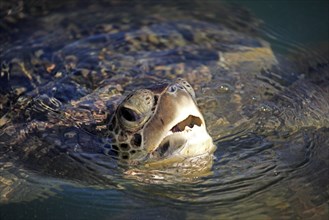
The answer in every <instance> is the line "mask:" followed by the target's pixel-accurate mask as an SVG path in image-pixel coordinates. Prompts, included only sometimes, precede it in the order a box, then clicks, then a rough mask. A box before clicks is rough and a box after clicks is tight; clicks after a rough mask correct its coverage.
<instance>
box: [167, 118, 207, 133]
mask: <svg viewBox="0 0 329 220" xmlns="http://www.w3.org/2000/svg"><path fill="white" fill-rule="evenodd" d="M201 124H202V121H201V119H200V118H199V117H195V116H193V115H189V116H188V117H187V118H186V119H184V120H183V121H181V122H179V123H178V124H176V125H175V126H174V127H172V129H170V131H171V132H172V133H175V132H181V131H184V130H186V128H187V127H189V128H193V126H194V125H197V126H201Z"/></svg>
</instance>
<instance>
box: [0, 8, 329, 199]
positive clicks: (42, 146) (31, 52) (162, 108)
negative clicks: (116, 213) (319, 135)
mask: <svg viewBox="0 0 329 220" xmlns="http://www.w3.org/2000/svg"><path fill="white" fill-rule="evenodd" d="M118 7H119V6H118ZM119 8H120V7H119ZM116 9H117V8H115V7H114V9H112V13H108V11H104V10H103V9H102V8H101V7H100V6H98V7H96V6H95V7H91V8H89V9H88V10H87V11H84V10H81V11H75V12H70V13H67V11H65V10H64V9H61V11H60V12H58V11H56V12H54V13H53V14H51V16H47V15H42V16H39V17H38V21H37V22H36V21H35V20H33V19H32V20H33V21H29V20H24V19H23V20H22V21H18V22H17V23H15V25H17V27H19V28H18V29H19V31H18V32H17V31H15V29H11V26H10V25H11V24H10V22H9V23H4V24H3V25H2V27H4V28H6V30H7V32H6V33H5V34H3V38H1V39H2V40H3V39H4V40H6V39H9V38H11V37H15V39H17V40H16V41H15V42H12V43H10V44H4V45H3V46H2V48H1V51H2V53H1V56H0V58H1V86H2V87H1V93H0V97H1V101H0V112H1V119H0V126H1V128H0V129H1V130H0V152H1V157H0V162H1V166H0V168H1V169H2V176H1V179H0V182H1V184H2V186H1V188H2V189H1V188H0V190H2V199H3V200H5V199H6V198H10V196H11V193H12V190H13V189H14V188H15V184H16V182H17V181H18V180H19V179H20V178H19V177H22V176H24V175H23V174H20V172H18V171H17V170H24V171H26V170H27V171H31V172H32V173H33V172H35V173H37V174H40V175H45V176H49V177H55V178H59V179H68V180H73V181H78V182H80V181H81V182H85V183H88V184H94V185H104V184H107V183H108V182H109V180H112V177H113V176H115V175H114V174H117V172H118V170H119V171H122V173H123V174H124V175H126V176H128V177H136V178H138V179H140V180H141V181H148V180H149V179H148V178H149V177H147V176H143V175H144V174H145V173H146V174H147V173H149V174H151V176H152V177H154V176H155V177H156V178H169V177H168V176H166V177H164V176H165V174H168V175H169V176H170V175H171V177H173V178H172V179H174V180H177V179H179V178H183V177H191V178H194V177H198V176H203V175H207V174H209V171H210V170H211V166H212V162H213V159H214V157H213V153H214V151H215V148H216V147H215V145H214V143H213V141H212V138H213V139H214V140H218V138H221V137H223V136H226V135H229V134H231V133H234V132H240V131H244V130H249V131H255V132H259V133H262V132H272V131H278V133H280V132H282V134H283V133H284V132H285V131H286V130H287V129H295V128H296V127H302V126H312V125H316V126H318V127H321V126H322V125H323V124H325V123H327V120H328V119H326V117H325V114H323V113H321V114H317V113H315V116H316V117H311V116H310V115H312V114H313V113H314V111H313V109H312V103H314V102H316V100H318V98H319V96H316V95H315V94H320V93H321V92H320V91H322V90H316V89H314V90H313V89H309V90H308V91H309V92H307V93H305V91H304V87H305V85H311V84H312V82H311V81H310V82H308V83H309V84H307V83H306V84H305V83H302V84H299V82H300V80H301V78H302V77H301V74H291V73H290V72H289V74H287V72H285V71H282V70H280V68H281V66H280V65H279V63H280V62H279V61H278V59H277V57H276V56H275V55H274V53H273V51H272V50H271V48H270V45H269V43H267V42H265V41H264V40H262V39H261V38H259V37H258V36H257V35H256V34H255V33H254V32H253V31H254V29H255V28H256V26H257V24H258V22H256V20H253V19H252V18H251V16H250V15H249V14H248V13H247V14H244V16H245V18H246V24H245V23H243V24H241V22H240V20H239V22H238V21H237V22H234V21H232V20H228V22H227V19H222V20H221V19H219V21H217V19H218V17H216V16H215V17H212V16H205V15H203V14H193V13H191V12H189V11H188V12H187V11H185V12H182V11H179V10H175V9H172V10H169V11H168V10H163V9H162V8H161V7H153V8H151V9H150V10H151V11H152V13H147V14H145V13H144V11H143V9H142V8H140V7H139V6H136V7H135V8H134V10H131V9H130V10H129V12H122V11H120V10H116ZM120 9H121V8H120ZM66 10H69V9H66ZM217 10H221V12H222V13H219V14H220V15H219V17H220V18H225V16H228V15H232V13H234V12H233V11H232V10H228V9H226V8H223V9H217ZM118 11H120V13H119V12H118ZM136 17H138V19H135V18H136ZM30 22H36V23H35V26H36V29H37V30H38V31H35V30H32V31H31V30H29V29H28V28H26V27H28V26H29V25H28V24H31V23H30ZM221 22H222V23H221ZM50 24H51V25H50ZM279 67H280V68H279ZM276 68H277V69H276ZM275 70H277V71H278V74H276V73H275ZM279 73H280V74H279ZM284 74H286V75H284ZM188 82H190V83H191V85H190V84H189V83H188ZM314 84H315V83H313V84H312V86H314ZM255 85H256V86H255ZM303 86H304V87H303ZM312 86H310V87H309V88H311V87H312ZM192 87H193V88H194V89H193V88H192ZM286 87H287V88H288V87H289V88H290V90H289V89H285V88H286ZM312 88H313V87H312ZM301 90H302V91H301ZM298 91H301V93H302V94H304V95H305V97H301V98H300V100H297V101H298V103H299V101H301V103H302V105H303V107H304V108H307V107H310V108H309V110H308V111H303V117H304V118H305V120H303V121H302V122H301V121H293V122H291V121H292V120H290V119H291V118H289V117H290V116H289V111H286V110H287V109H290V108H291V106H289V105H290V104H294V103H295V101H291V100H288V99H287V100H286V99H281V98H282V96H280V95H278V94H281V93H283V92H285V93H287V94H289V92H291V94H296V93H298ZM322 94H325V93H322ZM324 96H325V95H324ZM306 99H307V100H309V102H305V103H304V104H303V102H302V100H306ZM264 100H265V101H264ZM323 100H324V101H323V103H322V104H321V105H322V106H325V105H326V103H327V102H328V101H325V99H323ZM197 103H198V106H199V107H197ZM273 103H276V104H273ZM199 108H200V110H199ZM323 109H325V108H323ZM294 110H296V112H301V111H299V110H300V109H298V108H295V109H294ZM272 113H275V114H272ZM290 113H291V112H290ZM307 114H308V115H307ZM203 115H204V116H205V117H203ZM310 118H311V119H312V120H310ZM286 119H287V120H286ZM288 119H289V120H288ZM289 122H291V123H290V124H289ZM206 124H207V125H208V131H209V133H210V135H209V134H208V131H207V128H206ZM280 135H281V133H280ZM12 169H14V171H12ZM13 173H14V174H13ZM13 176H14V177H13ZM156 178H155V179H156ZM14 180H17V181H16V182H15V181H14ZM150 181H152V180H150ZM152 182H154V181H152Z"/></svg>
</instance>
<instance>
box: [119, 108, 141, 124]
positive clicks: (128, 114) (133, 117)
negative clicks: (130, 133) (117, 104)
mask: <svg viewBox="0 0 329 220" xmlns="http://www.w3.org/2000/svg"><path fill="white" fill-rule="evenodd" d="M121 116H122V117H123V118H124V119H126V120H127V121H130V122H135V121H138V120H139V116H138V114H137V113H136V112H135V111H134V110H132V109H129V108H125V107H122V108H121Z"/></svg>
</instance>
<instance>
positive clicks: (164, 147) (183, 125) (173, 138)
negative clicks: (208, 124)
mask: <svg viewBox="0 0 329 220" xmlns="http://www.w3.org/2000/svg"><path fill="white" fill-rule="evenodd" d="M201 125H202V120H201V119H200V118H199V117H196V116H193V115H189V116H188V117H187V118H185V119H184V120H183V121H181V122H179V123H177V124H176V125H175V126H173V127H172V128H171V129H170V131H168V133H167V135H166V136H165V137H164V139H163V140H162V141H161V143H160V145H159V147H158V148H157V149H156V150H155V152H154V153H155V155H157V156H160V157H163V156H165V155H168V154H169V153H170V152H173V151H174V150H177V149H179V148H180V147H182V146H183V145H184V144H185V143H186V142H187V135H186V134H187V133H188V132H191V131H192V130H193V128H194V126H198V127H200V126H201Z"/></svg>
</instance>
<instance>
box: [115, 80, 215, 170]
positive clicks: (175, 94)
mask: <svg viewBox="0 0 329 220" xmlns="http://www.w3.org/2000/svg"><path fill="white" fill-rule="evenodd" d="M111 125H112V136H113V139H114V140H115V141H114V142H115V143H113V145H112V146H113V147H112V149H113V150H114V151H116V152H117V155H118V157H119V158H120V159H122V160H127V161H130V162H137V163H143V164H148V165H154V166H157V165H163V164H168V163H172V162H177V161H179V160H185V159H187V158H193V157H200V156H202V155H212V153H213V152H214V150H215V146H214V144H213V142H212V139H211V137H210V136H209V134H208V132H207V129H206V124H205V120H204V118H203V116H202V114H201V112H200V111H199V109H198V107H197V104H196V100H195V93H194V90H193V88H192V87H191V85H190V84H189V83H188V82H186V81H185V80H183V79H178V80H176V81H175V82H174V83H163V84H159V85H155V86H153V87H150V88H148V89H140V90H137V91H134V92H132V93H130V94H129V95H128V96H127V97H126V98H125V99H124V100H123V101H122V102H121V103H120V104H119V106H118V108H117V109H116V112H115V115H114V116H113V118H112V121H111Z"/></svg>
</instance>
